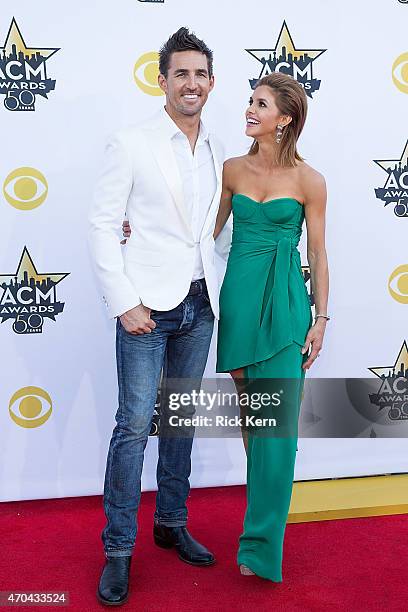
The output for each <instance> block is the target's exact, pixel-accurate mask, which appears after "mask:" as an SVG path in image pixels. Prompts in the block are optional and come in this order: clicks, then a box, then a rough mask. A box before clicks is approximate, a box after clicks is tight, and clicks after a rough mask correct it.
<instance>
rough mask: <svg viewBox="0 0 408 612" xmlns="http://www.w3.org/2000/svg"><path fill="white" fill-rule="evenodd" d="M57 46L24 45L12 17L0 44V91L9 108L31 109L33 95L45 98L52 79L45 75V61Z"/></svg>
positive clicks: (52, 85)
mask: <svg viewBox="0 0 408 612" xmlns="http://www.w3.org/2000/svg"><path fill="white" fill-rule="evenodd" d="M57 51H59V49H55V48H53V49H48V48H47V49H46V48H39V47H27V45H26V43H25V42H24V39H23V37H22V35H21V32H20V30H19V27H18V25H17V22H16V20H15V19H14V17H13V20H12V22H11V25H10V28H9V31H8V34H7V36H6V40H5V43H4V47H0V93H1V94H3V95H4V96H5V99H4V106H5V108H6V109H7V110H9V111H33V110H35V100H36V96H37V95H38V96H42V97H43V98H47V97H48V94H49V92H50V91H53V90H54V89H55V80H52V79H50V78H48V76H47V63H46V62H47V61H48V60H49V59H50V57H51V56H52V55H54V53H56V52H57Z"/></svg>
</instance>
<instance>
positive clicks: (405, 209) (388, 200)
mask: <svg viewBox="0 0 408 612" xmlns="http://www.w3.org/2000/svg"><path fill="white" fill-rule="evenodd" d="M374 162H375V163H376V164H378V165H379V166H380V168H382V169H383V170H385V172H386V173H387V179H386V181H385V184H384V187H378V188H376V189H375V196H376V198H377V199H378V200H381V201H382V202H384V207H385V206H388V205H389V204H394V214H395V216H396V217H408V140H407V143H406V145H405V149H404V151H403V153H402V155H401V157H400V159H390V160H386V159H375V160H374Z"/></svg>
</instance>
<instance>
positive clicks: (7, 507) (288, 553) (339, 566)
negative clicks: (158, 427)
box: [0, 487, 408, 612]
mask: <svg viewBox="0 0 408 612" xmlns="http://www.w3.org/2000/svg"><path fill="white" fill-rule="evenodd" d="M244 506H245V489H244V487H223V488H214V489H194V490H192V491H191V496H190V501H189V511H190V519H189V526H190V529H191V531H192V533H193V534H194V536H195V537H197V539H200V540H202V542H203V543H205V544H206V545H207V546H208V547H209V548H210V549H211V550H213V551H214V553H215V554H216V557H217V561H218V562H217V564H216V565H214V566H212V567H204V568H194V567H191V566H189V565H187V564H185V563H183V562H181V561H179V559H178V558H177V555H176V554H175V552H174V551H168V550H162V549H159V548H157V547H156V546H154V544H153V542H152V536H151V530H152V516H153V509H154V494H153V493H145V494H143V497H142V505H141V511H140V515H139V537H138V544H137V550H136V552H135V556H134V558H133V561H132V572H131V577H132V581H131V586H132V592H131V598H130V599H129V601H128V603H127V604H125V605H124V606H122V608H121V609H123V610H124V611H125V610H140V611H142V612H161V611H165V612H195V611H197V612H201V611H204V610H206V611H217V612H218V611H221V610H222V611H223V612H224V611H230V610H231V611H234V612H236V611H238V610H251V609H252V608H255V609H257V610H261V611H263V610H271V611H279V612H281V611H285V612H286V611H288V612H292V611H293V612H295V611H296V612H305V611H312V612H314V611H326V610H327V611H329V610H330V612H332V611H342V612H352V611H354V610H355V611H358V612H371V611H373V610H376V611H377V610H378V611H381V612H382V611H383V610H386V611H387V612H392V611H405V610H407V609H408V579H407V559H408V516H407V515H397V516H389V517H375V518H360V519H348V520H335V521H322V522H317V523H301V524H291V525H288V526H287V529H286V536H285V546H284V566H283V583H280V584H274V583H271V582H269V581H265V580H262V579H260V578H256V577H255V578H254V577H244V576H241V575H240V574H239V572H238V568H237V566H236V565H235V554H236V548H237V539H238V536H239V534H240V532H241V525H242V517H243V512H244ZM0 514H1V522H0V537H1V549H2V550H1V553H0V590H2V591H5V590H9V589H18V590H27V591H34V590H41V591H49V592H50V591H69V593H70V602H71V603H70V606H69V608H65V609H70V610H79V611H81V612H88V611H89V610H103V609H104V606H101V605H100V604H99V603H98V602H97V600H96V597H95V590H96V584H97V581H98V579H99V574H100V571H101V568H102V565H103V561H104V557H103V553H102V548H101V543H100V532H101V529H102V527H103V526H104V515H103V510H102V498H101V497H82V498H69V499H58V500H39V501H25V502H12V503H3V504H1V506H0ZM2 609H8V610H9V609H11V608H9V607H7V608H2ZM13 609H14V608H13ZM15 609H17V610H27V611H28V610H33V609H36V610H38V609H41V610H42V609H44V610H46V609H47V610H50V609H53V608H49V607H48V608H46V607H44V606H36V607H28V606H23V607H18V608H15ZM54 609H55V608H54ZM62 609H64V608H62ZM105 609H107V608H105Z"/></svg>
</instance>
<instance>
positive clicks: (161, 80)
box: [157, 74, 167, 93]
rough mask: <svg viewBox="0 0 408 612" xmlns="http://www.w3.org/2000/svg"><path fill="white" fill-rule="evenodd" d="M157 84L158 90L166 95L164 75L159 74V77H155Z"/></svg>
mask: <svg viewBox="0 0 408 612" xmlns="http://www.w3.org/2000/svg"><path fill="white" fill-rule="evenodd" d="M157 82H158V84H159V87H160V89H161V90H162V91H164V93H167V81H166V77H165V76H164V74H159V76H158V77H157Z"/></svg>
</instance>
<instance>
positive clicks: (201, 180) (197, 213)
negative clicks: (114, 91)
mask: <svg viewBox="0 0 408 612" xmlns="http://www.w3.org/2000/svg"><path fill="white" fill-rule="evenodd" d="M163 113H164V114H165V115H166V117H167V119H168V124H169V133H170V134H171V143H172V148H173V151H174V155H175V157H176V161H177V166H178V169H179V172H180V177H181V182H182V185H183V194H184V202H185V205H186V208H187V210H188V211H189V215H190V222H191V227H192V230H193V236H194V241H195V243H196V247H195V264H194V271H193V277H192V279H191V280H195V279H198V278H203V277H204V268H203V262H202V258H201V250H200V235H201V231H202V229H203V225H204V221H205V218H206V216H207V212H208V209H209V208H210V205H211V202H212V200H213V198H214V194H215V191H216V188H217V178H216V174H215V167H214V159H213V156H212V153H211V148H210V145H209V142H208V131H207V130H206V128H205V127H204V125H203V123H202V121H200V129H199V133H198V138H197V142H196V145H195V148H194V153H193V152H192V150H191V146H190V142H189V140H188V138H187V136H186V135H185V134H183V132H182V131H181V130H180V128H179V127H178V126H177V125H176V124H175V123H174V121H173V120H172V118H171V117H170V115H169V114H168V113H167V111H166V110H165V108H164V107H163Z"/></svg>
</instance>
